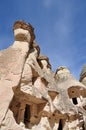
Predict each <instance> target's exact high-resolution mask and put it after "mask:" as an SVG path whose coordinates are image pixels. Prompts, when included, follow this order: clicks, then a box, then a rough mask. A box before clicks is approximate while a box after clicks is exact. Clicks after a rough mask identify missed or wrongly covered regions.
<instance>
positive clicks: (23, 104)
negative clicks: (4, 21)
mask: <svg viewBox="0 0 86 130" xmlns="http://www.w3.org/2000/svg"><path fill="white" fill-rule="evenodd" d="M13 30H14V38H15V41H14V43H13V45H12V46H10V47H9V48H7V49H6V50H3V51H0V130H30V129H31V130H86V86H85V85H86V84H82V83H83V82H82V80H80V82H79V81H77V80H76V79H75V78H74V77H73V76H72V74H71V73H70V71H69V70H68V68H66V67H64V66H62V67H59V68H57V70H56V73H53V71H52V69H51V65H50V63H49V59H48V57H46V56H44V55H42V54H40V47H39V46H38V45H37V43H36V42H35V34H34V29H33V27H32V26H31V25H30V24H27V23H25V22H24V21H17V22H15V24H14V26H13ZM81 79H82V78H81ZM84 79H85V76H84ZM81 82H82V83H81Z"/></svg>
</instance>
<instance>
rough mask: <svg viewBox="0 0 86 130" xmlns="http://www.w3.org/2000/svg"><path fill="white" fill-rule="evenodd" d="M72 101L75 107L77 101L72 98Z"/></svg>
mask: <svg viewBox="0 0 86 130" xmlns="http://www.w3.org/2000/svg"><path fill="white" fill-rule="evenodd" d="M72 101H73V104H74V105H77V104H78V101H77V98H76V97H75V98H72Z"/></svg>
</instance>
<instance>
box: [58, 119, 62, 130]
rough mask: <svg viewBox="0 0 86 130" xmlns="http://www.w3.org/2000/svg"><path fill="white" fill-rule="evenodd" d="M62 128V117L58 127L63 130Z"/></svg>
mask: <svg viewBox="0 0 86 130" xmlns="http://www.w3.org/2000/svg"><path fill="white" fill-rule="evenodd" d="M62 129H63V126H62V120H61V119H60V121H59V126H58V129H57V130H62Z"/></svg>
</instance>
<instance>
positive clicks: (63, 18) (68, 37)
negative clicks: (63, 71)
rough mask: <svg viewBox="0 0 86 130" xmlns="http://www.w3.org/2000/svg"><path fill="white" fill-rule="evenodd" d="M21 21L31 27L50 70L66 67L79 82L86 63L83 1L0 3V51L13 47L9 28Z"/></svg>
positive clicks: (85, 8) (6, 0) (15, 0)
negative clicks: (45, 56)
mask: <svg viewBox="0 0 86 130" xmlns="http://www.w3.org/2000/svg"><path fill="white" fill-rule="evenodd" d="M20 19H22V20H25V21H26V22H30V23H31V24H32V25H33V26H34V28H35V34H36V41H37V42H38V44H39V46H40V48H41V53H42V54H45V55H47V56H48V57H49V59H50V63H51V64H52V68H53V70H54V71H55V70H56V68H57V67H58V66H62V65H64V66H67V67H68V68H69V69H70V70H71V72H72V74H73V75H74V76H75V77H76V78H77V79H79V74H80V72H81V68H82V67H83V65H84V64H85V63H86V0H0V50H2V49H5V48H7V47H8V46H10V45H11V44H12V43H13V41H14V37H13V32H12V26H13V24H14V22H15V21H16V20H20Z"/></svg>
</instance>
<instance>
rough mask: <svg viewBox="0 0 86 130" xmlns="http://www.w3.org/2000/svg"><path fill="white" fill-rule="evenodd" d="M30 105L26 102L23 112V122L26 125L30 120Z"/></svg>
mask: <svg viewBox="0 0 86 130" xmlns="http://www.w3.org/2000/svg"><path fill="white" fill-rule="evenodd" d="M30 116H31V115H30V105H28V104H26V107H25V112H24V124H25V126H26V127H28V123H29V122H30Z"/></svg>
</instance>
